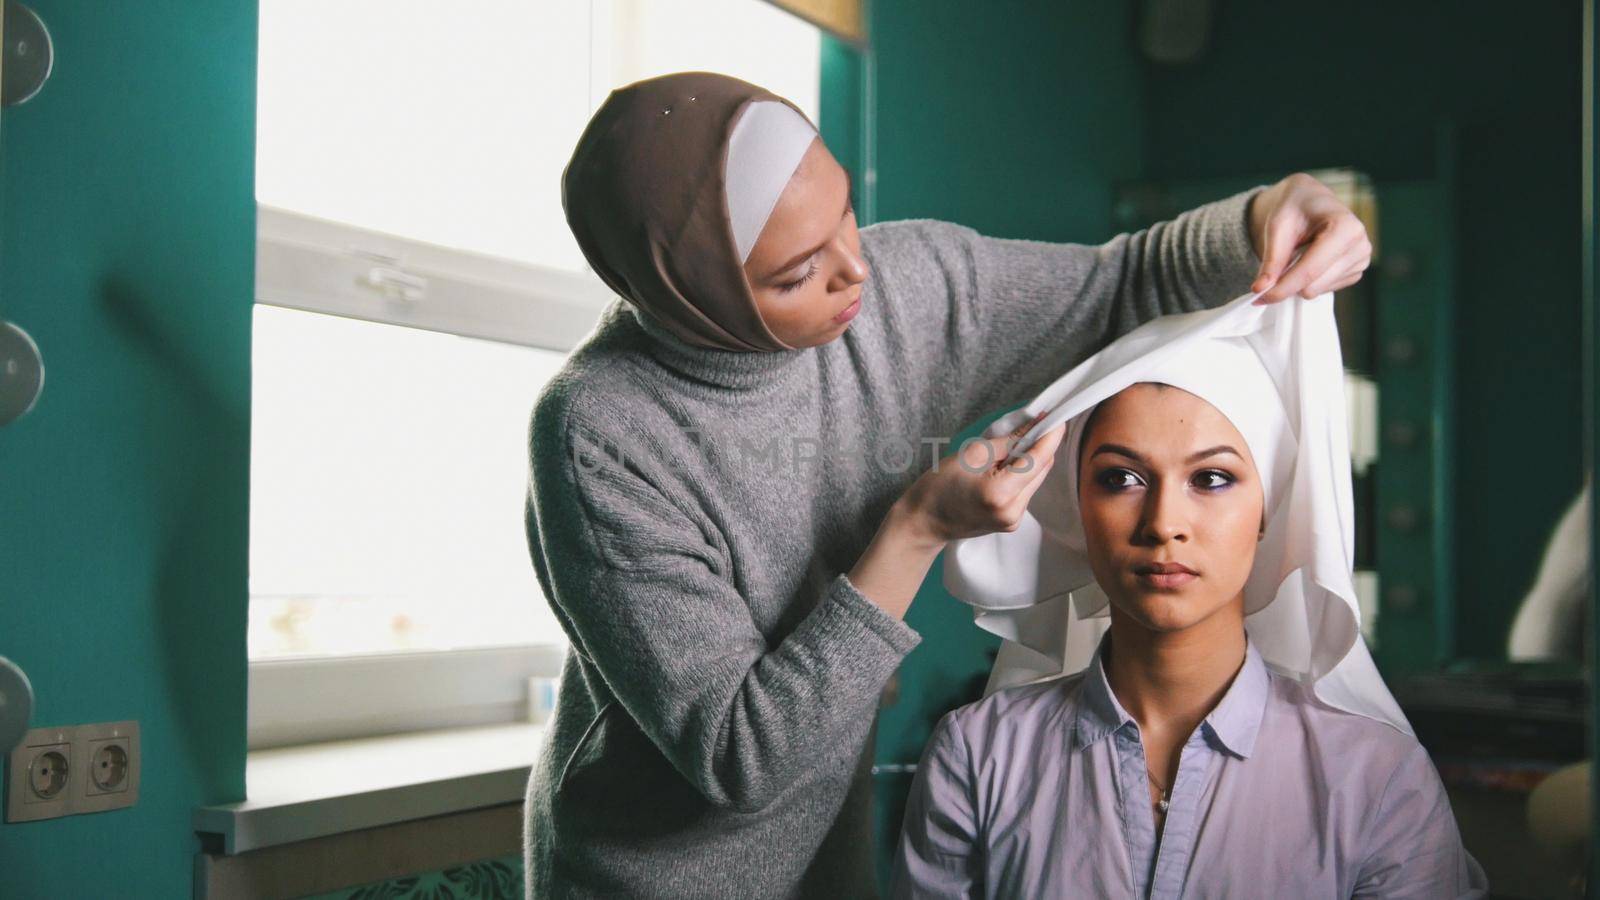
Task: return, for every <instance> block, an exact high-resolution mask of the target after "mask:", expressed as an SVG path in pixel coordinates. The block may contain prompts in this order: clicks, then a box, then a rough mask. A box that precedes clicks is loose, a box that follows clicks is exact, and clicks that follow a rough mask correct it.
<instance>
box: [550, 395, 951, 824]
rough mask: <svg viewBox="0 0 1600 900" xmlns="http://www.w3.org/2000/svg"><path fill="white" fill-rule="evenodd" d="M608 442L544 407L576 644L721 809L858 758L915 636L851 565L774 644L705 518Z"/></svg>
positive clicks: (566, 618)
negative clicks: (852, 575)
mask: <svg viewBox="0 0 1600 900" xmlns="http://www.w3.org/2000/svg"><path fill="white" fill-rule="evenodd" d="M541 420H542V421H541ZM600 439H601V433H600V431H599V430H598V429H596V428H595V427H594V426H592V425H590V424H587V423H585V422H583V421H582V420H580V419H579V418H577V417H575V416H573V415H572V414H571V413H570V412H568V413H567V414H564V415H541V414H540V413H536V414H535V424H534V428H533V431H532V435H531V443H532V447H531V452H532V465H533V473H532V478H531V487H530V494H529V520H530V529H531V530H536V538H537V543H538V552H539V553H541V554H542V555H543V564H544V565H543V568H544V569H545V571H546V574H547V575H548V579H549V586H548V588H547V590H548V591H549V592H550V598H549V599H550V601H551V603H552V605H553V606H554V607H555V609H556V612H557V614H558V616H559V617H560V618H561V620H562V622H563V624H564V625H565V626H566V628H567V630H568V632H569V634H570V635H571V637H572V642H573V648H572V650H573V652H576V653H580V654H582V656H583V657H584V658H585V659H586V661H587V662H588V664H589V666H590V667H591V668H592V670H594V671H596V672H598V674H599V677H600V679H601V681H602V682H603V685H604V689H605V690H606V691H609V692H610V694H611V695H613V696H614V697H615V698H616V700H617V702H618V703H619V704H620V705H621V707H622V708H623V709H624V710H625V711H626V712H627V714H628V715H629V716H630V717H631V718H632V719H633V720H634V722H636V723H637V724H638V726H639V728H640V730H641V731H642V732H643V733H644V734H645V735H646V736H647V737H648V738H649V739H650V741H651V742H652V743H653V744H654V745H655V746H656V747H657V748H658V749H659V750H660V751H661V753H662V754H663V755H664V756H665V757H666V759H667V760H668V761H669V762H671V764H672V765H673V767H674V768H676V769H677V771H678V772H680V773H681V774H682V775H683V777H684V778H685V779H687V780H688V781H689V783H690V784H692V785H693V786H694V787H695V788H696V789H697V790H698V791H699V792H700V793H701V794H703V795H704V796H705V797H706V799H707V800H708V801H709V802H711V803H712V804H715V805H717V806H722V807H728V808H732V809H735V810H738V811H742V812H753V811H756V810H759V809H761V808H763V807H765V806H766V805H768V804H769V803H771V802H772V801H773V800H774V799H775V798H776V797H777V796H778V795H780V794H781V793H783V792H784V790H785V789H786V788H788V787H789V786H790V785H792V784H794V783H795V782H796V781H797V780H799V779H800V777H801V776H803V775H805V774H807V773H808V771H809V770H810V769H811V768H812V767H814V766H816V765H818V764H821V763H822V762H823V761H825V760H828V759H832V758H834V757H835V755H837V754H838V753H839V752H840V748H841V747H845V746H849V747H854V748H856V751H857V752H859V748H860V747H862V746H863V745H864V742H865V741H866V738H867V734H868V731H869V729H870V727H871V724H872V721H873V717H874V715H875V712H876V707H877V703H878V698H879V694H880V692H881V690H882V688H883V685H884V683H885V682H886V681H887V680H888V678H889V676H890V675H891V674H892V673H893V671H894V669H895V668H896V666H898V665H899V662H900V659H901V658H902V657H903V656H904V655H905V654H906V653H907V652H909V651H910V649H911V648H912V647H913V646H915V645H916V643H917V641H918V640H919V638H918V636H917V634H916V632H915V631H913V630H912V629H911V628H909V627H908V626H907V625H905V624H904V623H903V622H901V621H900V620H898V619H895V618H894V617H892V616H890V615H888V614H887V613H885V612H883V611H882V610H881V609H880V608H879V607H877V606H876V605H874V604H873V603H872V602H871V601H870V600H868V599H867V598H866V597H865V596H864V595H862V594H861V592H860V591H859V590H857V589H856V587H855V586H854V585H853V584H852V583H851V582H850V580H849V578H848V577H847V576H846V575H845V574H843V573H841V574H838V575H836V576H835V577H834V578H833V579H832V581H831V582H830V583H828V585H827V586H826V588H825V589H824V591H823V592H822V594H821V596H819V597H817V598H815V603H814V606H813V607H812V609H811V611H810V612H809V614H808V615H807V616H806V617H805V618H804V619H803V620H802V621H801V622H800V623H799V625H798V626H796V627H795V628H794V629H793V630H792V631H791V632H790V633H789V634H788V636H787V637H785V638H784V639H783V640H782V642H781V643H778V644H777V646H769V644H768V642H767V640H766V639H765V638H764V637H763V635H762V633H761V632H760V631H759V630H758V629H757V628H756V625H755V622H754V620H753V619H752V617H751V614H750V609H749V606H748V605H747V603H746V601H745V599H744V598H743V597H742V596H741V595H740V593H739V591H738V589H737V588H736V586H735V584H734V583H733V582H732V580H731V576H730V573H729V566H728V561H727V559H726V553H725V549H724V548H725V545H724V544H722V542H721V541H720V540H719V539H717V538H716V536H715V534H714V529H713V528H712V526H711V525H710V524H709V522H708V521H707V520H706V519H705V517H704V516H700V515H694V514H692V513H691V512H689V511H688V510H686V509H685V508H684V507H683V506H682V505H680V504H677V503H674V502H673V500H672V499H671V498H670V497H669V495H668V493H667V492H664V491H662V490H661V489H660V488H659V486H658V485H656V484H653V483H652V482H651V480H650V477H649V474H648V473H647V471H646V469H645V468H643V467H640V466H639V465H637V464H636V463H634V462H633V461H630V460H629V459H628V458H627V455H626V454H611V455H608V456H603V457H602V456H599V455H597V453H604V452H605V451H597V450H596V448H597V447H600V446H603V445H602V444H601V443H599V441H600ZM619 457H620V458H619Z"/></svg>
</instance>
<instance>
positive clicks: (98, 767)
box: [6, 722, 139, 822]
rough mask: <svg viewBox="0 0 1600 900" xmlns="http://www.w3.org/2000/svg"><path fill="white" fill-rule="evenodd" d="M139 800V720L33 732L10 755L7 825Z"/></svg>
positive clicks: (111, 806)
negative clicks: (8, 823)
mask: <svg viewBox="0 0 1600 900" xmlns="http://www.w3.org/2000/svg"><path fill="white" fill-rule="evenodd" d="M138 799H139V723H138V722H103V723H101V724H98V725H69V726H66V727H63V728H35V729H34V730H32V731H30V732H28V733H27V734H26V735H24V736H23V738H22V743H21V744H18V745H17V748H16V749H15V750H12V751H11V765H10V771H9V773H8V777H7V778H6V821H7V822H32V821H36V820H38V819H54V818H56V817H58V816H72V815H77V814H79V813H92V812H103V811H105V810H108V809H120V808H122V807H124V806H132V805H133V804H134V802H135V801H137V800H138Z"/></svg>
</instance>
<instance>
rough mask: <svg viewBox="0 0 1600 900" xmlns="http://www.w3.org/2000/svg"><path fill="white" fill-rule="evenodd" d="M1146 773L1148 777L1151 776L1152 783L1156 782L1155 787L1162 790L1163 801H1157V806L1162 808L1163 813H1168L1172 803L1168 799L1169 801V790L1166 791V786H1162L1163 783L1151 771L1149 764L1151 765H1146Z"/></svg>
mask: <svg viewBox="0 0 1600 900" xmlns="http://www.w3.org/2000/svg"><path fill="white" fill-rule="evenodd" d="M1144 772H1145V774H1146V775H1149V776H1150V780H1151V781H1153V782H1155V786H1156V787H1157V788H1158V789H1160V791H1161V799H1160V800H1158V801H1157V802H1156V805H1158V806H1160V807H1161V811H1162V812H1166V811H1167V806H1168V805H1169V802H1170V801H1169V800H1168V799H1167V789H1166V786H1164V785H1163V784H1162V783H1161V779H1159V778H1157V777H1156V773H1154V772H1152V771H1150V764H1149V763H1145V764H1144Z"/></svg>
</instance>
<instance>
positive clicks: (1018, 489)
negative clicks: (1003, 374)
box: [849, 421, 1066, 618]
mask: <svg viewBox="0 0 1600 900" xmlns="http://www.w3.org/2000/svg"><path fill="white" fill-rule="evenodd" d="M1032 425H1033V422H1031V421H1030V422H1026V423H1024V424H1023V425H1022V426H1020V427H1018V428H1017V430H1016V431H1013V432H1012V433H1011V434H1009V435H1007V436H1005V437H999V438H986V439H978V440H973V441H968V442H967V443H965V444H963V445H962V446H961V448H960V449H959V450H958V451H957V452H956V454H955V455H954V456H952V457H949V458H946V459H942V460H940V461H939V463H938V465H936V466H934V467H933V468H932V469H929V470H928V471H927V472H924V473H923V474H922V476H921V477H920V478H918V479H917V480H916V481H915V482H913V483H912V485H911V487H909V488H907V489H906V492H905V493H904V494H903V495H901V497H900V499H899V500H897V501H895V504H894V506H893V507H891V508H890V511H889V514H888V515H887V516H885V517H884V520H883V524H881V525H880V526H879V527H878V532H877V534H875V535H873V538H872V541H871V543H869V544H868V545H867V549H866V550H865V551H864V552H863V553H862V554H861V558H860V559H859V560H857V561H856V565H855V567H854V568H853V569H851V571H850V573H849V578H850V582H851V583H852V584H854V585H855V586H856V589H857V590H859V591H860V592H861V593H862V595H863V596H865V597H867V599H869V600H871V601H872V602H873V603H874V604H876V605H877V606H878V607H879V608H880V609H882V610H884V611H885V612H887V613H889V614H890V615H892V616H895V617H897V618H898V617H901V616H904V615H905V611H906V609H907V608H908V607H909V606H910V605H911V600H912V598H914V597H915V596H916V593H917V588H918V587H920V586H921V584H922V581H923V579H924V578H925V577H926V576H927V574H928V569H929V568H930V567H931V566H932V565H933V560H934V558H935V557H937V556H938V555H939V551H941V550H943V549H944V545H945V544H947V543H949V542H950V541H953V540H956V539H957V538H965V537H975V536H977V535H981V534H989V533H991V532H996V531H1015V530H1016V529H1017V526H1018V525H1019V524H1020V523H1021V522H1022V514H1023V513H1024V512H1026V511H1027V509H1028V500H1029V499H1030V498H1031V497H1032V496H1033V493H1034V491H1036V490H1038V489H1039V485H1041V484H1043V483H1044V476H1045V475H1046V474H1048V473H1049V471H1050V468H1051V467H1052V466H1054V465H1055V459H1056V447H1057V446H1058V445H1059V444H1060V443H1061V436H1062V435H1063V434H1064V433H1065V430H1066V429H1065V427H1064V426H1063V427H1061V428H1055V429H1052V430H1051V431H1049V432H1048V433H1046V434H1045V435H1043V436H1041V437H1040V438H1039V440H1038V441H1036V442H1035V443H1034V445H1033V446H1032V447H1030V448H1029V449H1028V451H1027V452H1026V453H1024V454H1022V455H1021V456H1018V457H1017V458H1016V459H1014V460H1012V461H1011V463H1010V465H1001V463H1002V462H1003V461H1004V460H1005V459H1006V457H1007V455H1008V454H1009V452H1010V450H1011V447H1012V445H1013V443H1014V442H1015V441H1016V439H1017V438H1019V437H1021V436H1022V435H1023V434H1024V433H1025V432H1026V431H1027V429H1028V428H1030V427H1032Z"/></svg>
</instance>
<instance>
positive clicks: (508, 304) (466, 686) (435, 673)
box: [248, 205, 616, 750]
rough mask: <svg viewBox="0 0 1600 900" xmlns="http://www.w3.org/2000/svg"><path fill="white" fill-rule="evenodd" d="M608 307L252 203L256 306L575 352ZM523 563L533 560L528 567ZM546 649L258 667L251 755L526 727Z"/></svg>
mask: <svg viewBox="0 0 1600 900" xmlns="http://www.w3.org/2000/svg"><path fill="white" fill-rule="evenodd" d="M615 300H616V296H615V294H613V293H612V292H611V291H610V289H608V288H607V287H606V286H605V284H604V283H603V282H601V281H600V279H599V278H598V277H596V276H595V275H594V274H593V273H592V272H587V271H586V272H582V273H579V272H570V271H562V270H558V269H552V268H547V267H540V266H534V265H530V264H527V263H522V262H517V261H513V260H507V259H502V258H499V257H494V256H489V255H486V254H480V253H473V252H470V251H466V250H456V249H451V248H447V247H440V246H437V245H434V244H429V243H426V242H423V241H417V240H412V239H409V238H404V237H399V236H396V235H392V234H386V233H383V232H379V231H373V230H370V229H364V228H359V227H356V226H353V225H347V224H344V223H340V222H332V221H328V220H325V219H319V218H315V217H313V216H307V215H303V214H300V213H296V212H292V211H289V210H283V209H277V208H273V207H269V206H264V205H263V206H258V209H257V233H256V302H257V303H263V304H267V305H271V306H280V307H287V308H290V309H299V310H306V311H309V312H317V313H324V314H329V315H337V316H345V317H349V318H355V319H364V320H367V321H371V322H380V323H384V324H388V325H401V326H405V327H408V328H422V329H427V330H430V331H439V332H444V333H448V334H456V335H462V336H465V337H474V338H482V339H486V340H493V341H502V342H506V343H512V344H520V345H524V346H528V347H537V348H541V349H545V350H555V351H559V352H563V353H565V352H569V351H571V350H572V348H573V347H575V346H576V345H577V344H578V343H579V342H580V341H581V340H582V339H583V338H584V337H585V336H586V335H587V334H588V333H589V332H590V331H591V330H593V328H594V326H595V324H596V321H597V319H598V317H599V315H600V313H601V312H602V311H603V310H604V309H605V308H606V306H607V305H609V304H610V303H612V302H613V301H615ZM530 565H531V563H530ZM564 656H565V648H563V647H560V646H556V645H553V644H533V645H524V646H516V647H492V648H484V649H471V650H455V651H448V650H446V651H430V652H419V653H397V654H369V655H351V656H329V657H304V658H283V659H271V660H259V661H256V660H252V661H250V663H249V679H250V693H249V711H248V733H249V737H248V745H249V748H250V749H251V750H260V749H265V748H269V747H280V746H288V745H295V744H307V743H314V742H320V741H332V740H342V739H347V738H356V737H365V736H371V735H377V734H392V733H400V732H409V731H420V730H424V729H437V728H453V727H466V726H472V725H487V724H493V723H497V722H510V721H517V720H525V719H526V718H527V715H528V709H529V704H528V690H529V679H530V678H536V677H537V678H550V679H554V678H557V677H559V676H560V673H561V666H562V663H563V659H564Z"/></svg>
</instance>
